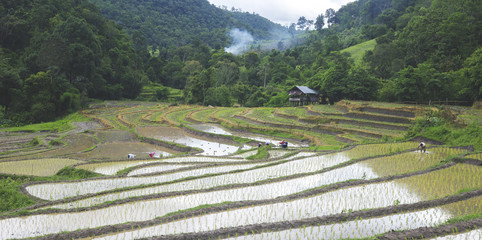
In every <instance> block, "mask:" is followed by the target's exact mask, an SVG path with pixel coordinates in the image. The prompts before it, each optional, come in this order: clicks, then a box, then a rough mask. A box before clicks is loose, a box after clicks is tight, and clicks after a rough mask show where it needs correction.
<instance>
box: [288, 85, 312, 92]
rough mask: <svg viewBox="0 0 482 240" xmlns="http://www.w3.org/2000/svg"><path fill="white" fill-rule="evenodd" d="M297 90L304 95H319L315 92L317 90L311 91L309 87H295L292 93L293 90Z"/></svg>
mask: <svg viewBox="0 0 482 240" xmlns="http://www.w3.org/2000/svg"><path fill="white" fill-rule="evenodd" d="M296 88H297V89H298V90H300V91H301V92H302V93H304V94H318V92H317V91H315V90H313V89H311V88H309V87H306V86H296V87H293V88H292V89H290V91H291V90H294V89H296Z"/></svg>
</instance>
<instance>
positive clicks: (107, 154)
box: [73, 142, 176, 160]
mask: <svg viewBox="0 0 482 240" xmlns="http://www.w3.org/2000/svg"><path fill="white" fill-rule="evenodd" d="M151 152H155V153H156V157H159V156H171V155H172V154H175V153H176V152H175V151H173V150H170V149H167V148H163V147H159V146H156V145H153V144H148V143H143V142H110V143H109V142H108V143H104V144H101V145H99V146H97V147H96V148H94V149H93V150H92V151H89V152H84V153H79V154H75V155H73V156H74V157H76V158H82V159H103V160H117V159H127V154H129V153H131V154H134V155H135V156H136V158H148V157H149V153H151Z"/></svg>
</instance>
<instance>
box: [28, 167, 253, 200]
mask: <svg viewBox="0 0 482 240" xmlns="http://www.w3.org/2000/svg"><path fill="white" fill-rule="evenodd" d="M255 166H256V164H244V165H229V166H219V167H211V168H202V169H195V170H191V171H188V172H175V173H168V174H163V175H156V176H145V177H142V176H141V177H134V176H133V177H116V178H108V179H94V180H85V181H76V182H66V183H45V184H36V185H30V186H28V187H26V190H27V191H28V192H29V193H30V194H31V195H33V196H35V197H38V198H40V199H45V200H59V199H64V198H68V197H75V196H80V195H84V194H93V193H100V192H104V191H108V190H114V189H118V188H126V187H133V186H139V185H148V184H158V183H163V182H171V181H175V180H180V179H183V178H187V177H191V178H192V177H196V176H202V175H207V174H219V173H227V172H231V171H235V170H241V169H249V168H253V167H255Z"/></svg>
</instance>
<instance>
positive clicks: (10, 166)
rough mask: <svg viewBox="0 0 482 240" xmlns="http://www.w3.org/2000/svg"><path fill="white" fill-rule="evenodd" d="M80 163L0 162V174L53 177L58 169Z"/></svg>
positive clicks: (48, 160)
mask: <svg viewBox="0 0 482 240" xmlns="http://www.w3.org/2000/svg"><path fill="white" fill-rule="evenodd" d="M81 162H82V161H78V160H73V159H68V158H43V159H31V160H23V161H9V162H0V173H4V174H14V175H29V176H53V175H55V174H56V173H57V172H58V171H59V170H60V169H62V168H64V167H67V166H72V165H74V164H77V163H81Z"/></svg>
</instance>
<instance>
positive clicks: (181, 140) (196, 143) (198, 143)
mask: <svg viewBox="0 0 482 240" xmlns="http://www.w3.org/2000/svg"><path fill="white" fill-rule="evenodd" d="M156 138H157V139H161V140H164V141H171V142H174V143H177V144H182V145H186V146H189V147H194V148H200V149H202V150H203V151H204V152H202V153H200V155H210V156H225V155H229V154H233V153H235V152H236V151H238V149H239V147H238V146H233V145H228V144H223V143H217V142H210V141H206V140H202V139H198V138H193V137H188V136H180V137H170V136H156Z"/></svg>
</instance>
